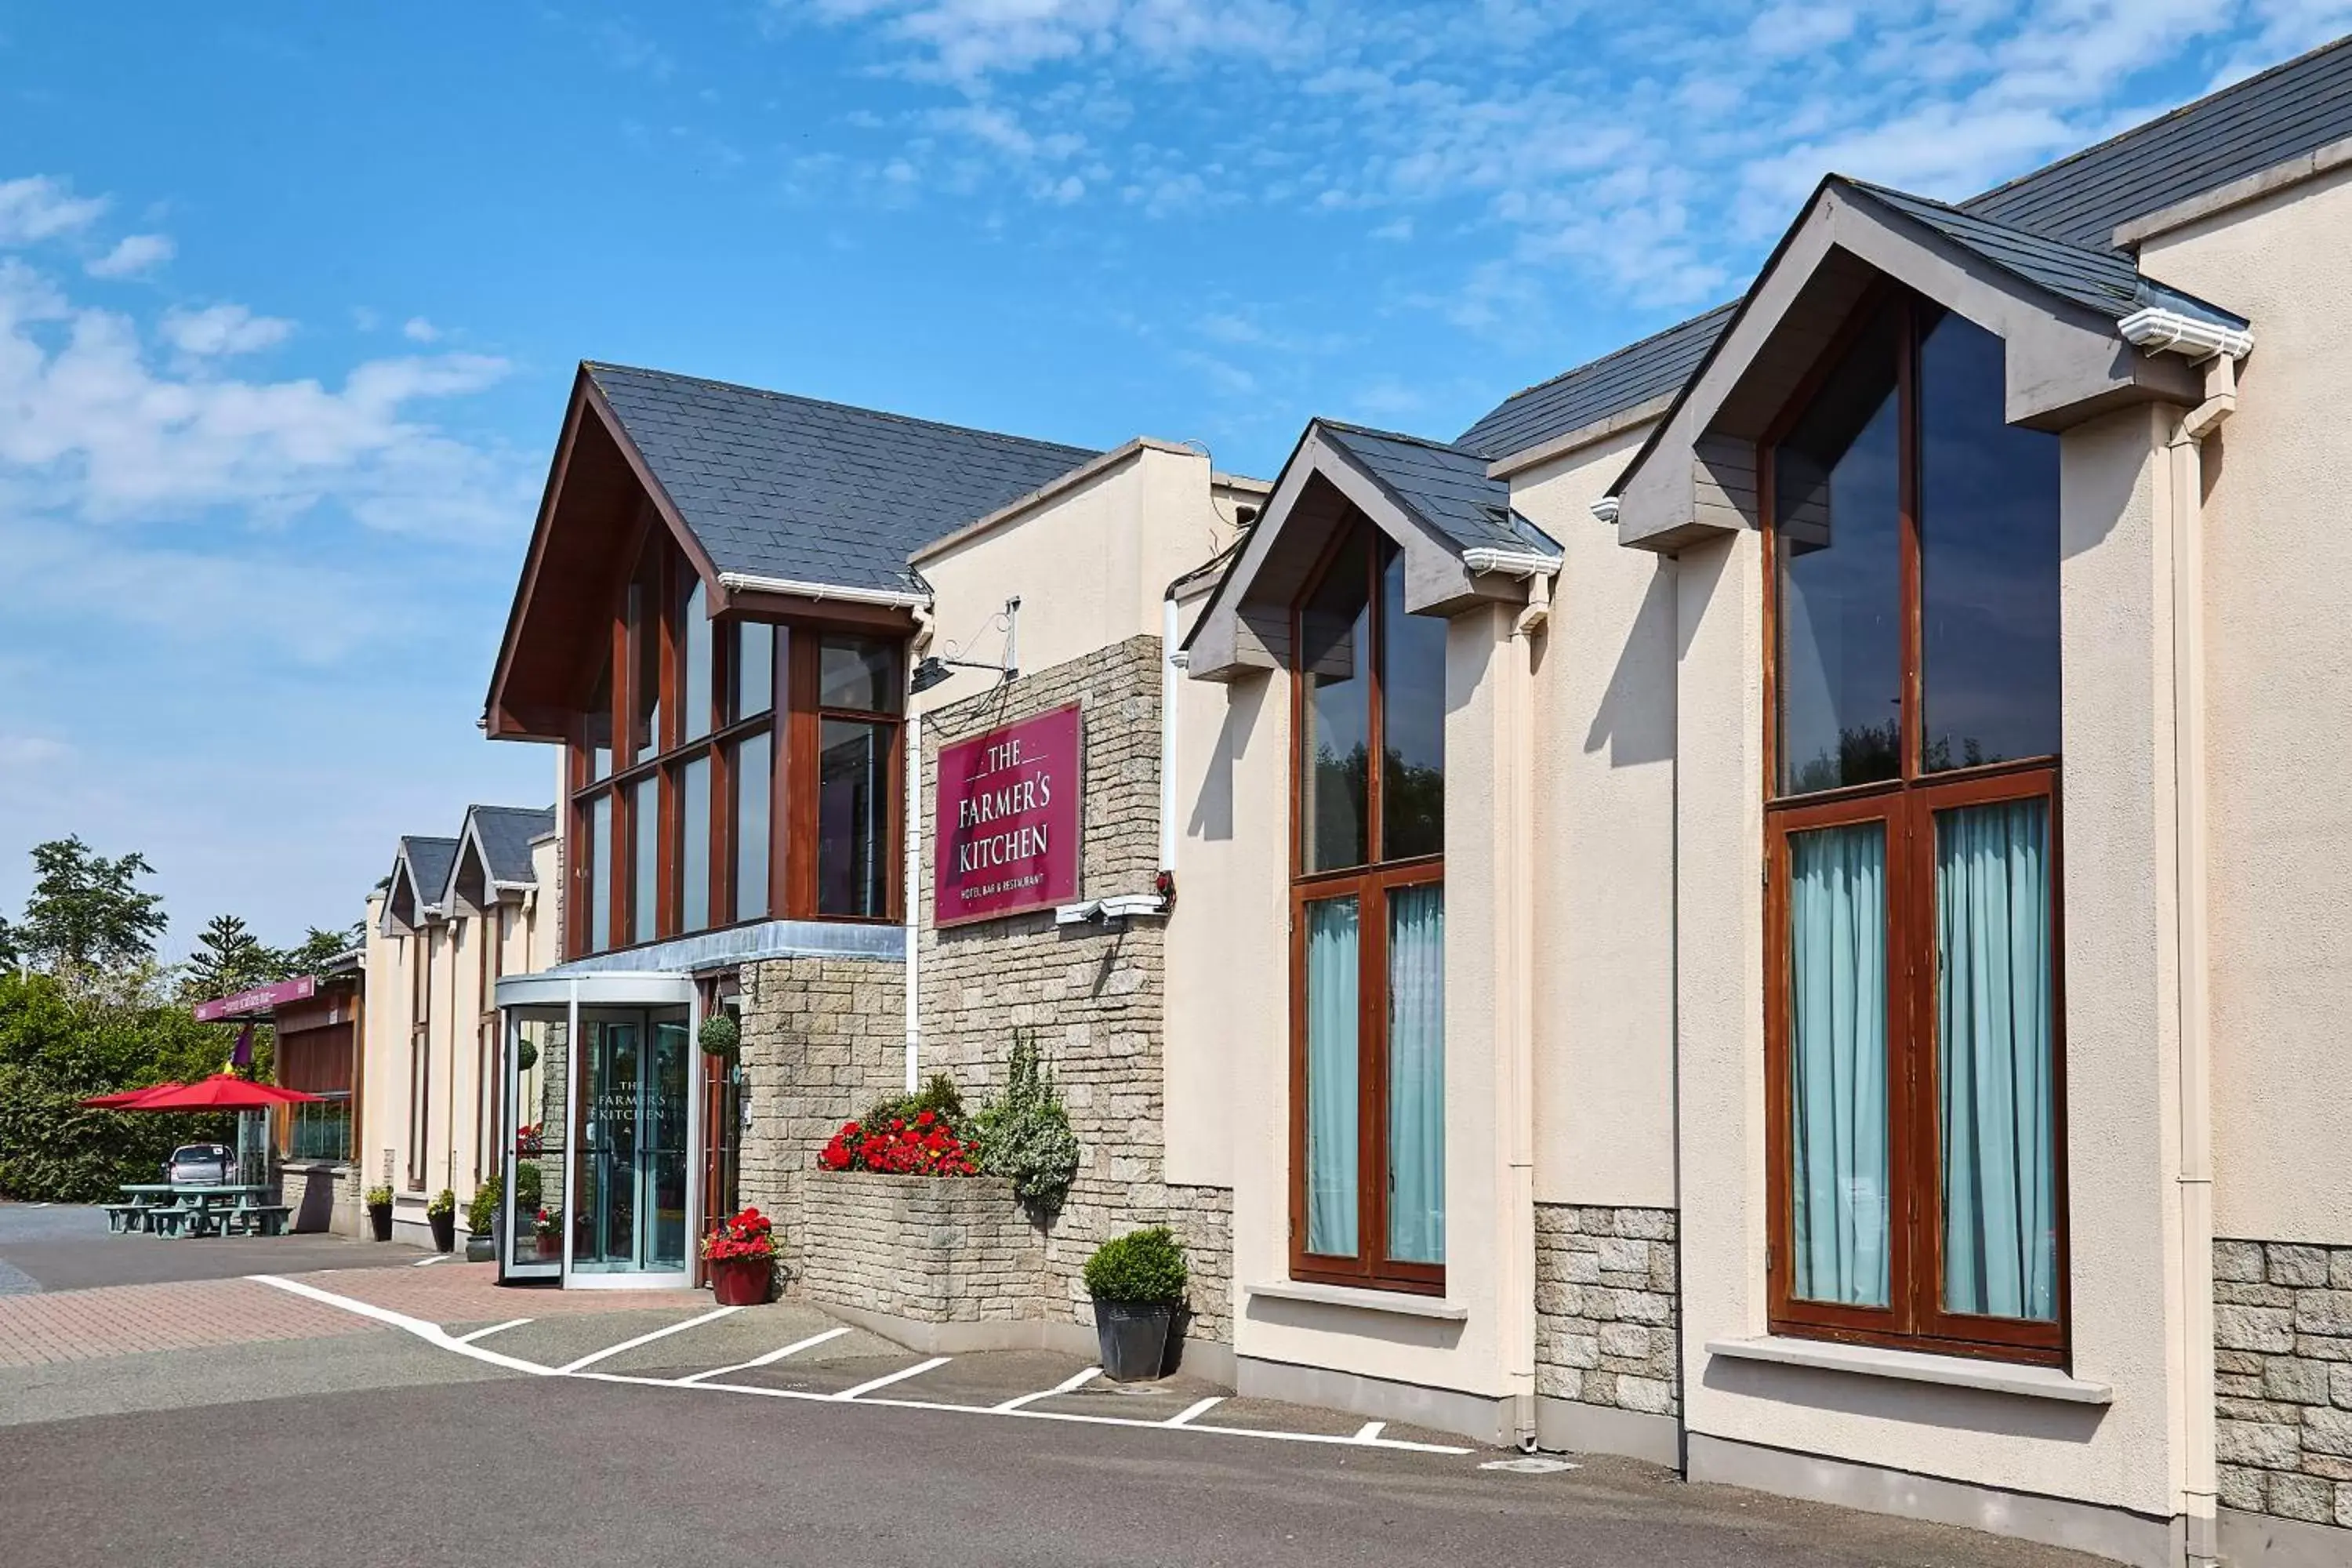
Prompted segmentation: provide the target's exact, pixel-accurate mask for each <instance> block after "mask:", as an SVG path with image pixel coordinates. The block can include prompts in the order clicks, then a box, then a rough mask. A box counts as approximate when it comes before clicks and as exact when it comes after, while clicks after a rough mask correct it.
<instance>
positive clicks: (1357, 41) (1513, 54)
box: [796, 0, 2352, 328]
mask: <svg viewBox="0 0 2352 1568" xmlns="http://www.w3.org/2000/svg"><path fill="white" fill-rule="evenodd" d="M796 14H798V15H802V16H811V17H814V19H815V21H816V22H817V23H818V24H819V25H823V26H832V27H835V28H836V29H839V30H842V31H844V32H847V33H853V34H856V35H859V36H861V37H862V40H863V42H864V44H865V46H866V51H867V52H868V53H869V55H870V56H872V57H874V58H878V59H879V61H880V62H881V64H882V67H883V68H885V69H888V70H892V71H895V72H896V73H897V74H898V75H900V76H902V77H905V78H908V79H912V80H915V81H918V82H929V83H933V84H936V85H937V86H938V87H939V88H940V89H942V91H943V92H944V93H946V94H948V95H950V97H951V98H952V99H953V100H954V101H952V102H951V103H950V104H947V105H945V106H942V107H940V108H939V109H936V110H932V111H930V112H929V115H928V116H927V117H925V118H924V119H923V120H922V121H921V132H922V133H924V134H934V133H942V132H944V133H949V134H953V135H955V136H958V137H961V138H962V139H963V140H965V141H967V142H971V144H973V145H974V146H975V147H978V148H980V149H982V150H983V151H985V152H986V153H989V154H990V155H991V156H992V157H993V158H995V159H996V160H997V161H998V164H999V167H998V169H997V170H996V176H997V177H998V178H1000V179H1002V180H1003V182H1004V184H1006V185H1008V186H1009V187H1010V188H1012V189H1014V190H1018V191H1023V192H1025V193H1027V194H1028V195H1030V196H1031V197H1032V199H1034V200H1038V201H1041V202H1053V201H1056V200H1059V199H1061V198H1062V193H1063V189H1064V186H1063V184H1062V183H1061V182H1059V181H1056V180H1053V179H1047V178H1040V177H1039V176H1038V175H1037V174H1036V173H1035V171H1034V167H1033V166H1032V165H1034V163H1036V162H1038V161H1040V160H1041V159H1045V158H1049V157H1050V158H1060V159H1065V160H1068V161H1073V162H1076V161H1077V160H1079V159H1081V158H1083V160H1084V162H1085V163H1087V165H1089V167H1088V169H1087V173H1086V174H1085V178H1086V180H1087V184H1088V185H1089V186H1092V187H1099V188H1107V189H1115V190H1117V191H1118V192H1119V193H1120V194H1121V195H1122V196H1123V197H1124V198H1125V199H1126V200H1127V201H1128V202H1129V203H1131V204H1134V205H1138V206H1140V207H1142V208H1144V210H1146V211H1147V212H1149V213H1153V214H1157V215H1179V214H1181V215H1187V216H1189V215H1193V214H1198V213H1200V212H1202V211H1205V210H1209V209H1213V208H1214V207H1217V206H1219V205H1223V204H1227V203H1231V204H1251V205H1258V206H1261V207H1272V206H1282V207H1287V208H1289V209H1291V210H1292V211H1293V212H1294V213H1297V212H1302V211H1303V212H1308V213H1315V212H1328V213H1348V212H1359V211H1360V212H1364V213H1367V214H1369V215H1372V219H1371V221H1370V222H1369V223H1367V224H1366V226H1364V229H1363V230H1362V232H1363V233H1366V234H1368V235H1369V236H1370V237H1373V238H1377V239H1404V238H1408V237H1412V236H1414V235H1415V234H1416V233H1426V234H1433V235H1434V234H1438V233H1441V232H1442V233H1444V235H1445V236H1446V237H1447V239H1448V240H1449V241H1453V240H1455V239H1457V238H1459V237H1465V236H1469V237H1474V243H1475V246H1476V247H1480V248H1483V249H1484V251H1485V253H1486V255H1485V258H1484V259H1482V260H1477V261H1474V262H1471V263H1468V264H1467V269H1466V271H1465V275H1464V276H1463V277H1462V278H1461V279H1460V282H1459V284H1458V286H1457V287H1456V288H1455V289H1453V290H1451V291H1441V290H1435V289H1423V290H1421V291H1420V297H1421V298H1423V299H1425V300H1428V301H1430V302H1431V304H1432V305H1433V307H1434V308H1437V309H1440V310H1443V311H1444V313H1445V314H1446V315H1447V316H1448V317H1450V318H1451V319H1454V320H1455V321H1462V322H1473V321H1475V322H1486V323H1490V324H1492V325H1494V326H1496V327H1497V328H1499V327H1500V326H1501V325H1503V324H1504V322H1505V321H1506V320H1507V318H1508V317H1509V316H1510V315H1512V314H1514V313H1515V312H1517V310H1520V309H1522V308H1525V307H1527V306H1529V305H1539V304H1541V303H1542V302H1543V300H1544V298H1545V297H1546V296H1548V295H1549V294H1550V293H1551V292H1552V291H1554V290H1559V291H1562V292H1563V293H1564V292H1566V291H1568V290H1572V289H1580V288H1586V287H1590V286H1591V285H1594V284H1598V285H1600V286H1601V287H1602V288H1604V289H1607V290H1608V291H1609V293H1610V295H1611V296H1612V299H1614V300H1618V301H1622V302H1630V303H1635V304H1639V305H1642V306H1643V307H1649V308H1658V309H1668V310H1670V309H1675V308H1683V307H1696V306H1699V305H1704V304H1708V303H1712V302H1714V301H1715V300H1717V299H1720V298H1722V297H1723V296H1725V295H1726V294H1727V293H1728V292H1729V291H1731V290H1732V289H1735V288H1736V287H1737V285H1738V280H1739V279H1741V278H1742V277H1743V276H1744V275H1745V273H1746V271H1747V269H1748V268H1749V267H1752V266H1753V265H1754V264H1755V261H1756V259H1757V258H1758V257H1759V254H1760V249H1761V247H1762V245H1763V244H1764V243H1766V242H1768V241H1769V238H1770V237H1772V236H1773V235H1775V234H1777V233H1778V232H1779V231H1780V228H1781V227H1783V226H1786V225H1787V224H1788V223H1789V222H1790V221H1791V219H1793V217H1794V216H1795V215H1796V209H1797V205H1798V204H1799V203H1801V201H1802V200H1803V198H1804V196H1805V195H1806V194H1807V193H1808V192H1810V191H1811V188H1812V187H1813V185H1814V184H1816V183H1817V182H1818V181H1819V179H1820V178H1821V176H1822V174H1824V173H1827V172H1831V171H1832V170H1835V171H1838V172H1843V173H1848V174H1858V175H1863V176H1865V177H1871V178H1876V179H1881V180H1885V181H1887V182H1888V183H1891V184H1897V185H1903V186H1906V187H1907V188H1910V189H1915V190H1917V191H1920V192H1921V193H1922V194H1924V195H1935V196H1940V197H1945V198H1959V197H1965V196H1967V195H1971V194H1973V193H1974V192H1976V191H1978V190H1979V189H1982V188H1985V187H1987V186H1989V185H1991V184H1997V183H1998V182H2000V180H2003V179H2006V178H2010V177H2013V176H2014V175H2016V174H2021V173H2023V172H2025V171H2026V170H2028V169H2030V168H2032V167H2033V166H2035V165H2036V164H2038V163H2042V162H2045V161H2047V160H2048V159H2050V158H2052V157H2053V156H2057V155H2060V154H2063V153H2065V152H2068V151H2070V150H2072V149H2074V148H2076V147H2080V146H2083V145H2085V144H2087V143H2088V142H2092V141H2095V140H2096V139H2098V138H2099V137H2100V136H2103V135H2105V134H2108V133H2110V132H2113V131H2115V130H2116V129H2119V128H2120V126H2121V124H2123V123H2126V122H2128V121H2127V120H2126V116H2136V115H2137V114H2138V113H2140V112H2141V111H2142V110H2143V109H2144V108H2145V107H2146V106H2148V105H2161V104H2163V103H2166V102H2168V101H2174V100H2178V98H2179V97H2180V96H2181V95H2182V94H2183V92H2184V90H2193V89H2194V87H2195V85H2196V83H2197V80H2198V79H2199V78H2200V76H2201V75H2202V73H2203V72H2204V71H2205V70H2206V69H2208V68H2210V66H2211V65H2212V64H2213V63H2215V62H2221V68H2222V70H2223V73H2224V74H2225V75H2233V74H2235V75H2242V74H2243V73H2244V72H2245V71H2246V70H2248V69H2251V68H2254V67H2255V66H2257V65H2260V64H2265V63H2270V62H2272V61H2275V60H2276V59H2278V58H2283V57H2284V56H2285V55H2286V54H2288V53H2291V52H2293V51H2294V50H2295V49H2299V48H2302V47H2309V46H2310V45H2312V44H2315V43H2317V42H2319V41H2322V40H2323V39H2325V38H2326V37H2331V36H2333V35H2335V34H2336V33H2339V32H2341V31H2343V30H2344V29H2345V28H2347V27H2352V0H1888V3H1886V4H1883V5H1869V6H1865V5H1858V4H1855V3H1853V0H1769V3H1766V4H1757V3H1754V0H1692V3H1691V4H1689V5H1685V6H1680V7H1675V8H1672V9H1664V8H1636V9H1635V10H1633V11H1631V12H1626V11H1622V10H1621V11H1619V12H1614V13H1604V12H1600V11H1595V10H1593V9H1591V8H1590V7H1587V6H1582V5H1575V4H1569V3H1554V0H1483V4H1481V5H1475V6H1472V5H1460V4H1449V3H1443V0H1405V3H1401V4H1395V5H1377V6H1375V5H1350V6H1334V5H1326V4H1320V3H1318V0H1240V3H1234V0H812V3H811V4H810V5H804V6H802V7H800V8H799V9H798V11H797V13H796ZM2184 72H2185V73H2186V74H2187V76H2188V82H2187V86H2186V89H2184V85H2183V80H2182V78H2183V75H2184ZM1107 110H1109V111H1108V112H1107ZM876 128H879V127H876ZM1171 145H1183V146H1187V147H1199V146H1210V147H1213V149H1214V152H1215V158H1214V160H1210V159H1201V160H1199V161H1180V160H1179V159H1178V158H1177V157H1176V155H1175V154H1174V153H1173V152H1172V151H1171ZM909 155H911V154H909ZM1097 164H1098V165H1100V166H1101V168H1102V172H1101V173H1095V172H1093V167H1092V166H1093V165H1097ZM982 174H985V171H982ZM941 188H942V189H946V190H950V191H951V190H954V189H959V188H964V189H969V188H972V187H971V175H969V174H968V175H967V176H966V178H965V182H964V184H963V185H962V186H956V185H943V186H942V187H941ZM1441 226H1442V227H1441ZM1428 248H1430V249H1432V250H1433V251H1440V252H1443V251H1446V250H1456V251H1458V250H1459V249H1461V248H1463V247H1461V246H1458V245H1454V244H1451V243H1449V244H1445V245H1437V246H1432V247H1428ZM1523 277H1524V278H1525V279H1528V280H1529V283H1528V287H1525V288H1523V287H1521V284H1520V281H1519V280H1520V279H1521V278H1523ZM1506 300H1508V301H1509V304H1510V310H1505V309H1504V305H1505V302H1506Z"/></svg>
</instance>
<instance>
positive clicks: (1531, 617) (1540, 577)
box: [1511, 572, 1552, 637]
mask: <svg viewBox="0 0 2352 1568" xmlns="http://www.w3.org/2000/svg"><path fill="white" fill-rule="evenodd" d="M1551 578H1552V574H1550V573H1549V572H1538V573H1537V574H1535V575H1534V576H1532V577H1530V578H1528V607H1527V608H1526V609H1524V610H1521V611H1520V612H1519V618H1518V619H1517V620H1516V621H1513V622H1512V623H1511V635H1512V636H1513V637H1532V636H1533V635H1534V634H1536V633H1537V632H1539V631H1541V630H1543V629H1544V627H1545V626H1548V625H1549V624H1550V622H1551Z"/></svg>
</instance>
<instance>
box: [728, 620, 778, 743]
mask: <svg viewBox="0 0 2352 1568" xmlns="http://www.w3.org/2000/svg"><path fill="white" fill-rule="evenodd" d="M733 635H734V639H735V649H734V658H732V659H731V660H730V665H731V674H732V677H733V690H732V692H731V693H730V700H729V702H728V705H727V717H728V719H729V720H730V721H742V720H745V719H756V718H758V717H759V716H760V715H761V714H762V713H765V712H766V711H768V710H770V709H771V708H773V707H774V706H775V705H776V628H775V627H774V626H770V625H769V624H768V623H767V622H765V621H738V622H736V623H735V628H734V633H733Z"/></svg>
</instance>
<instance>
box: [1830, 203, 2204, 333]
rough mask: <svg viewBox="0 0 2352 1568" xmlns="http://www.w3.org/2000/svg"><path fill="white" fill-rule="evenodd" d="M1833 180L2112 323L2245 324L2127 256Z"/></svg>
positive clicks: (1939, 205) (1945, 207)
mask: <svg viewBox="0 0 2352 1568" xmlns="http://www.w3.org/2000/svg"><path fill="white" fill-rule="evenodd" d="M1832 184H1839V185H1843V186H1844V187H1845V188H1846V189H1848V190H1850V191H1856V192H1859V193H1860V194H1861V195H1864V197H1866V198H1867V199H1869V200H1872V201H1875V202H1877V203H1879V204H1880V205H1885V206H1888V207H1892V208H1893V209H1894V210H1895V211H1896V212H1898V213H1901V214H1902V215H1903V216H1906V217H1908V218H1911V219H1913V220H1914V221H1916V222H1918V223H1922V224H1925V225H1926V226H1927V227H1929V228H1932V229H1934V230H1935V231H1936V232H1937V233H1938V234H1940V235H1942V236H1943V237H1945V238H1947V239H1949V240H1951V241H1952V242H1953V243H1955V244H1957V245H1960V246H1964V247H1967V248H1968V249H1969V250H1972V251H1974V252H1975V253H1976V254H1977V255H1979V256H1981V257H1983V258H1985V259H1986V260H1987V261H1990V262H1991V263H1992V264H1993V265H1994V266H1996V267H1998V268H2001V269H2002V270H2003V271H2006V272H2009V273H2011V275H2013V276H2015V277H2019V278H2022V279H2025V280H2026V281H2027V282H2028V283H2031V284H2033V285H2034V286H2035V287H2037V288H2039V289H2045V290H2047V291H2048V292H2050V293H2053V294H2055V295H2057V296H2059V297H2060V298H2061V299H2065V300H2074V302H2075V303H2076V304H2078V305H2083V306H2086V307H2088V308H2089V309H2091V310H2096V311H2098V312H2099V313H2100V314H2101V315H2103V316H2105V317H2106V318H2107V319H2108V320H2109V321H2122V320H2123V319H2124V318H2125V317H2126V316H2128V315H2130V314H2131V313H2132V312H2133V311H2135V310H2139V309H2141V308H2143V307H2145V306H2156V307H2158V308H2161V309H2164V310H2179V311H2180V312H2181V313H2183V314H2185V315H2189V316H2195V317H2198V318H2199V319H2200V320H2203V321H2216V322H2220V323H2221V324H2222V325H2225V326H2231V327H2242V326H2244V325H2245V324H2246V319H2245V318H2244V317H2243V316H2239V315H2233V314H2231V312H2230V311H2228V310H2222V309H2221V307H2220V306H2218V305H2212V304H2209V303H2207V302H2206V301H2205V300H2200V299H2198V298H2197V297H2196V296H2195V295H2193V294H2187V293H2183V292H2182V291H2180V290H2179V289H2169V288H2167V287H2166V286H2165V285H2163V284H2161V283H2158V282H2157V281H2156V280H2155V279H2152V278H2148V277H2146V276H2144V275H2143V274H2142V273H2141V271H2140V269H2139V268H2137V267H2135V266H2134V265H2132V260H2131V258H2130V257H2128V256H2126V255H2125V254H2123V253H2122V252H2121V251H2116V250H2108V249H2099V250H2088V249H2085V248H2084V247H2081V246H2079V245H2069V244H2067V243H2066V242H2065V241H2064V240H2063V239H2053V238H2051V237H2048V236H2047V235H2041V234H2036V233H2034V232H2032V230H2030V229H2022V228H2012V227H2011V226H2009V225H2007V224H2000V223H1994V222H1993V221H1991V220H1990V219H1989V218H1985V217H1981V216H1978V215H1977V214H1974V213H1969V212H1963V211H1961V210H1960V209H1959V208H1958V207H1954V206H1947V205H1945V204H1943V203H1942V202H1936V201H1929V200H1928V199H1927V197H1925V196H1915V195H1910V194H1909V193H1908V192H1906V191H1897V190H1890V189H1888V188H1887V187H1886V186H1884V185H1872V184H1864V183H1863V182H1862V181H1860V180H1846V179H1837V178H1834V177H1833V178H1832Z"/></svg>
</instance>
